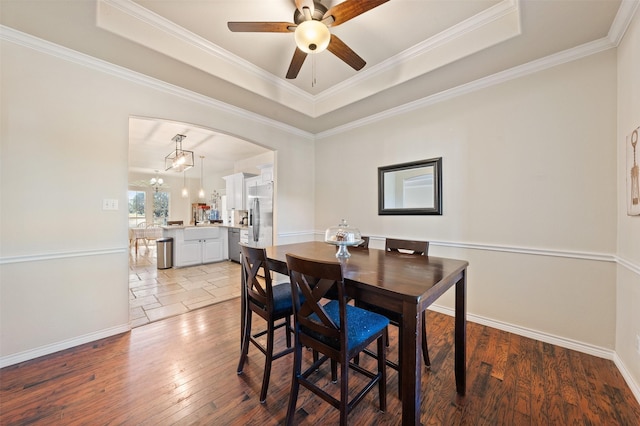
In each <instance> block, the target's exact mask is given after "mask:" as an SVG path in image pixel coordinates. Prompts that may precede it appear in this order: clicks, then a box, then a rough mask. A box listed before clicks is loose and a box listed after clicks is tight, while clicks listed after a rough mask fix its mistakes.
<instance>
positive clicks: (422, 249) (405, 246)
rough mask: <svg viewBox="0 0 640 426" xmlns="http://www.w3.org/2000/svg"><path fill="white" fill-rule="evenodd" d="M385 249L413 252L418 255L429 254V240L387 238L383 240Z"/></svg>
mask: <svg viewBox="0 0 640 426" xmlns="http://www.w3.org/2000/svg"><path fill="white" fill-rule="evenodd" d="M385 250H386V251H394V252H402V253H409V254H415V255H418V256H428V255H429V241H414V240H399V239H395V238H387V239H386V242H385Z"/></svg>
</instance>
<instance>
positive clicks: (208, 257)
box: [202, 239, 224, 263]
mask: <svg viewBox="0 0 640 426" xmlns="http://www.w3.org/2000/svg"><path fill="white" fill-rule="evenodd" d="M222 242H223V240H222V239H216V240H203V241H202V263H209V262H218V261H220V260H224V250H223V245H222Z"/></svg>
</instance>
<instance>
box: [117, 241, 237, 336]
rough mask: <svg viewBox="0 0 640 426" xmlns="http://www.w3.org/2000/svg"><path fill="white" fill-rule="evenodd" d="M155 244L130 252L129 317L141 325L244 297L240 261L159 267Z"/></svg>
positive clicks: (132, 325)
mask: <svg viewBox="0 0 640 426" xmlns="http://www.w3.org/2000/svg"><path fill="white" fill-rule="evenodd" d="M156 265H157V263H156V247H155V244H152V243H151V242H150V243H149V246H148V247H146V246H145V245H144V244H142V245H141V246H140V247H139V249H138V253H137V255H136V252H135V249H133V248H132V249H131V250H130V252H129V320H130V322H131V327H132V328H133V327H138V326H141V325H144V324H148V323H150V322H153V321H157V320H160V319H163V318H167V317H171V316H174V315H179V314H182V313H184V312H188V311H191V310H194V309H198V308H201V307H203V306H208V305H212V304H214V303H218V302H222V301H224V300H229V299H232V298H234V297H240V265H239V264H237V263H235V262H230V261H223V262H218V263H210V264H206V265H199V266H191V267H186V268H178V269H158V268H157V266H156Z"/></svg>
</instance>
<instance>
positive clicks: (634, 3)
mask: <svg viewBox="0 0 640 426" xmlns="http://www.w3.org/2000/svg"><path fill="white" fill-rule="evenodd" d="M638 5H640V0H622V3H621V4H620V8H619V9H618V13H616V17H615V18H614V20H613V23H612V24H611V28H609V34H608V35H607V38H608V39H609V40H610V41H611V43H612V44H613V45H614V46H616V47H617V46H618V45H619V44H620V41H622V37H624V34H625V33H626V32H627V28H629V24H631V20H632V19H633V15H634V14H635V12H636V10H637V9H638Z"/></svg>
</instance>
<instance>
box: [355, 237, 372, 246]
mask: <svg viewBox="0 0 640 426" xmlns="http://www.w3.org/2000/svg"><path fill="white" fill-rule="evenodd" d="M360 238H362V242H361V243H360V244H358V245H357V246H356V247H357V248H369V237H367V236H364V235H362V236H361V237H360Z"/></svg>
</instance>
